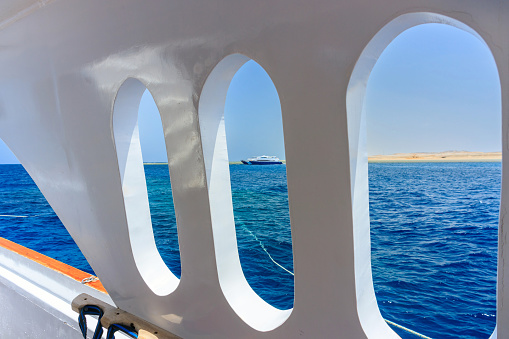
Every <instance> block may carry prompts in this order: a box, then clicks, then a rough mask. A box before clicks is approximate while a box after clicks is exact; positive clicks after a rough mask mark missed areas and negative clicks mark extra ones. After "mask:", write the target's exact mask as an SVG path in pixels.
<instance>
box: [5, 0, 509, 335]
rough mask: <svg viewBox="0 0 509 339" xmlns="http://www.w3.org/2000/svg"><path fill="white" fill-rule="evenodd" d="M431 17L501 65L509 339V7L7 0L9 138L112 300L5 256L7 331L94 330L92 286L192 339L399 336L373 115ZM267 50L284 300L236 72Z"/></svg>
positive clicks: (503, 298) (402, 0)
mask: <svg viewBox="0 0 509 339" xmlns="http://www.w3.org/2000/svg"><path fill="white" fill-rule="evenodd" d="M425 23H443V24H448V25H453V26H456V27H458V28H460V29H464V30H466V31H468V32H470V33H472V34H474V35H475V36H476V37H478V38H479V39H481V40H482V41H484V42H485V43H486V45H487V46H488V47H489V49H490V50H491V52H492V53H493V56H494V58H495V61H496V64H497V66H498V71H499V74H500V80H501V88H502V110H503V112H502V126H503V133H502V135H503V140H502V143H503V180H502V200H501V218H500V220H501V223H500V227H499V253H498V256H499V264H498V282H497V329H496V331H495V333H494V335H493V336H492V338H496V337H497V336H498V338H509V273H507V272H509V244H508V243H507V241H506V239H507V237H508V235H509V234H508V233H509V229H508V227H506V226H505V224H504V216H505V213H506V210H507V207H509V196H508V192H509V187H507V185H509V164H508V163H507V161H508V159H509V157H507V152H509V147H508V145H509V140H508V136H509V120H508V119H509V111H508V107H509V102H508V99H509V39H508V38H507V37H508V35H509V2H508V1H505V0H484V1H478V0H449V1H443V0H386V1H376V0H355V1H353V0H316V1H307V2H306V1H304V2H295V1H292V0H278V1H265V0H256V1H253V0H250V1H247V0H239V1H227V0H214V1H198V0H187V1H175V0H143V1H140V0H109V1H104V0H87V1H78V0H23V1H20V0H3V1H2V2H1V4H0V138H1V139H2V140H3V141H4V142H5V143H6V144H7V145H8V146H9V148H10V149H11V150H12V151H13V153H14V154H15V155H16V156H17V158H18V159H19V160H20V162H21V163H22V164H23V166H24V167H25V168H26V170H27V171H28V173H29V174H30V175H31V177H32V178H33V179H34V181H35V183H36V184H37V185H38V187H39V188H40V190H41V191H42V193H43V194H44V196H45V197H46V199H47V200H48V202H49V203H50V204H51V206H52V207H53V209H54V210H55V212H56V213H57V215H58V217H59V218H60V219H61V221H62V223H63V224H64V225H65V227H66V228H67V230H68V231H69V233H70V234H71V236H72V237H73V238H74V240H75V241H76V243H77V244H78V246H79V248H80V249H81V251H82V252H83V254H84V255H85V257H86V258H87V260H88V261H89V263H90V265H91V266H92V268H93V269H94V271H95V272H96V274H97V275H98V277H99V278H100V280H101V282H102V284H103V285H104V287H105V289H106V290H107V292H108V294H105V293H103V292H100V291H97V290H95V289H93V288H91V287H88V286H86V285H84V284H81V283H80V282H79V281H78V282H77V281H75V280H73V279H71V278H69V277H67V276H65V275H63V274H61V273H58V272H55V271H54V270H52V269H50V268H48V267H45V266H43V265H40V264H38V263H36V262H33V261H32V260H30V259H27V258H25V257H23V256H21V255H19V254H16V253H13V252H12V251H9V250H6V249H2V248H0V337H1V338H80V337H81V334H80V332H79V328H78V324H77V314H76V313H75V312H73V311H72V310H71V305H70V304H71V301H72V300H73V298H74V297H76V296H77V295H78V294H80V293H88V294H90V295H92V296H94V297H96V298H98V299H101V300H103V301H104V302H106V303H109V304H111V305H116V306H118V307H119V308H121V309H123V310H125V311H127V312H129V313H132V314H133V315H136V316H138V317H140V318H143V319H145V320H147V321H149V322H151V323H152V324H155V325H157V326H159V327H161V328H163V329H165V330H167V331H169V332H172V333H174V334H176V335H177V336H180V337H182V338H348V339H351V338H398V335H397V334H395V333H394V332H393V330H392V329H391V328H390V327H389V326H388V325H387V324H386V322H385V321H384V320H383V319H382V317H381V315H380V311H379V309H378V306H377V303H376V299H375V294H374V290H373V283H372V277H371V257H370V238H369V214H368V181H367V158H366V149H365V138H366V135H365V133H366V132H365V127H364V126H365V125H364V124H365V122H364V118H365V117H364V116H363V107H362V106H363V99H364V93H365V89H366V84H367V80H368V77H369V74H370V72H371V69H372V68H373V66H374V64H375V62H376V60H377V58H378V57H379V56H380V54H381V53H382V51H383V50H384V49H385V47H387V45H388V44H389V43H390V42H391V41H392V39H394V38H395V37H396V36H397V35H398V34H400V33H401V32H403V31H404V30H406V29H408V28H410V27H413V26H415V25H419V24H425ZM250 59H253V60H255V61H256V62H257V63H259V64H260V65H261V66H262V67H263V68H264V69H265V70H266V71H267V72H268V74H269V75H270V77H271V79H272V80H273V82H274V84H275V86H276V88H277V91H278V94H279V97H280V101H281V107H282V116H283V126H284V140H285V151H286V160H287V178H288V197H289V208H290V215H291V228H292V237H293V251H294V253H293V256H294V269H295V302H294V305H295V307H294V308H293V309H291V310H287V311H280V310H278V309H275V308H274V307H272V306H270V305H269V304H267V303H266V302H265V301H263V300H262V299H261V298H260V297H259V296H258V295H257V294H256V293H255V292H254V291H253V290H252V289H251V287H250V286H249V284H248V283H247V281H246V279H245V277H244V275H243V273H242V269H241V266H240V260H239V256H238V251H237V246H236V238H235V229H234V222H233V209H232V201H231V192H230V186H229V170H228V156H227V153H226V139H225V136H224V135H225V132H224V119H223V112H224V102H225V98H226V92H227V89H228V86H229V84H230V81H231V79H232V77H233V75H234V74H235V72H236V71H237V70H238V69H239V68H240V67H241V66H242V65H243V64H244V63H245V62H246V61H248V60H250ZM145 89H148V90H149V91H150V92H151V94H152V96H153V98H154V100H155V102H156V104H157V106H158V108H159V110H160V112H161V119H162V124H163V128H164V134H165V141H166V148H167V155H168V160H169V170H170V173H171V180H172V183H171V184H172V188H173V198H174V202H175V211H176V215H177V223H178V234H179V243H180V253H181V264H182V277H181V279H178V278H176V277H175V276H174V275H173V274H172V273H171V272H170V271H169V269H168V268H167V267H166V265H164V263H163V261H162V259H161V257H160V256H159V254H158V252H157V249H156V247H155V242H154V236H153V232H152V226H151V224H150V222H147V218H146V216H147V213H149V210H148V201H145V200H144V196H143V193H142V192H143V189H144V186H143V185H145V183H144V181H143V180H140V177H139V175H140V168H141V170H142V162H141V150H140V149H139V140H137V139H136V136H135V134H136V133H133V128H134V126H135V125H136V116H137V110H138V104H139V100H140V98H141V95H142V93H143V91H144V90H145ZM314 158H319V159H321V160H320V162H321V164H320V166H316V164H315V162H313V161H309V159H314ZM145 194H146V192H145ZM311 226H312V227H311ZM94 326H95V324H93V321H91V322H90V323H89V328H93V327H94Z"/></svg>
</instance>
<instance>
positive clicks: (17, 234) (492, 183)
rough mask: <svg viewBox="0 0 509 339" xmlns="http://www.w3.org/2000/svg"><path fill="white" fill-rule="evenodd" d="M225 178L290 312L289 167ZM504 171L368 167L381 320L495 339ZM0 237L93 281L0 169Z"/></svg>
mask: <svg viewBox="0 0 509 339" xmlns="http://www.w3.org/2000/svg"><path fill="white" fill-rule="evenodd" d="M145 171H146V177H147V183H148V192H149V200H150V209H151V213H152V222H153V225H154V233H155V237H156V243H157V247H158V250H159V252H160V253H161V256H162V257H163V259H164V260H165V262H166V263H167V265H168V267H169V268H170V269H171V270H172V272H173V273H174V274H176V275H177V276H180V270H181V268H180V258H179V251H178V238H177V230H176V226H175V211H174V209H173V200H172V198H171V185H170V183H169V176H168V169H167V166H166V165H146V166H145ZM230 171H231V181H232V195H233V205H234V214H235V223H236V232H237V240H238V247H239V256H240V260H241V263H242V267H243V270H244V273H245V275H246V277H247V280H248V282H249V283H250V285H251V286H252V287H253V289H254V290H255V291H256V292H257V293H258V294H259V295H260V296H261V297H262V298H264V299H265V300H266V301H268V302H269V303H271V304H272V305H274V306H276V307H278V308H281V309H287V308H291V307H292V306H293V275H292V274H291V272H293V259H292V243H291V232H290V223H289V214H288V194H287V186H286V168H285V166H284V165H280V166H245V165H231V166H230ZM500 172H501V165H500V163H418V164H415V163H414V164H409V163H405V164H370V165H369V187H370V216H371V240H372V244H371V245H372V246H371V247H372V264H373V280H374V285H375V292H376V296H377V299H378V304H379V306H380V310H381V312H382V315H383V317H384V318H386V319H388V320H391V321H394V322H396V323H399V324H402V325H404V326H406V327H408V328H411V329H413V330H415V331H418V332H420V333H422V334H425V335H428V336H430V337H433V338H487V337H489V334H490V333H491V332H492V331H493V328H494V326H495V282H496V256H497V224H498V210H499V197H500ZM0 236H3V237H5V238H8V239H10V240H12V241H14V242H17V243H19V244H21V245H24V246H26V247H29V248H32V249H34V250H36V251H38V252H41V253H43V254H46V255H48V256H50V257H53V258H55V259H58V260H60V261H63V262H66V263H68V264H70V265H72V266H75V267H77V268H79V269H82V270H84V271H87V272H89V273H93V271H92V269H91V268H90V266H89V265H88V263H87V262H86V260H85V258H84V257H83V255H82V254H81V252H80V251H79V249H78V247H77V246H76V244H75V243H74V241H73V240H72V238H71V237H70V236H69V234H68V233H67V231H66V230H65V228H64V227H63V225H62V224H61V223H60V221H59V219H58V217H57V216H56V215H55V213H54V212H53V210H52V209H51V207H50V206H49V205H48V203H47V202H46V200H45V199H44V197H43V196H42V194H41V193H40V192H39V190H38V188H37V186H36V185H35V184H34V183H33V181H32V180H31V178H30V177H29V176H28V174H27V173H26V172H25V170H24V169H23V167H22V166H21V165H0ZM269 255H270V256H269ZM276 263H277V264H276ZM338 288H340V287H339V286H338ZM398 333H399V334H400V335H401V336H402V337H403V338H414V337H415V336H413V335H409V334H407V333H405V332H402V331H400V330H398Z"/></svg>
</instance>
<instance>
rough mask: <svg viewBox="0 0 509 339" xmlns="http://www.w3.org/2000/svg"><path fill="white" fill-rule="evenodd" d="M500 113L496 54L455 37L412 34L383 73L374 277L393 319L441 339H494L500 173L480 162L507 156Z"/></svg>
mask: <svg viewBox="0 0 509 339" xmlns="http://www.w3.org/2000/svg"><path fill="white" fill-rule="evenodd" d="M417 42H418V43H417ZM500 102H501V99H500V86H499V81H498V74H497V69H496V65H495V63H494V60H493V56H492V55H491V52H490V51H489V49H488V48H487V47H486V46H485V45H484V44H483V43H482V42H481V41H479V40H478V39H477V38H475V37H474V36H472V35H471V34H469V33H467V32H464V31H462V30H460V29H457V28H455V27H451V26H447V25H441V24H427V25H421V26H417V27H413V28H410V29H408V30H406V31H405V32H403V33H401V34H400V35H399V36H398V37H397V38H396V39H394V40H393V41H392V42H391V44H390V45H389V46H388V47H387V49H386V50H384V52H383V53H382V54H381V56H380V58H379V60H378V62H377V64H376V65H375V67H374V68H373V71H372V73H371V75H370V78H369V82H368V86H367V91H366V103H365V105H366V118H367V142H368V144H367V145H368V147H367V148H368V155H372V156H374V157H372V158H371V159H372V161H375V162H374V163H373V162H371V163H370V164H369V184H370V187H369V188H370V219H371V220H370V224H371V236H372V239H373V241H372V268H373V282H374V287H375V294H376V297H377V300H378V304H379V306H380V310H381V313H382V316H383V317H384V318H385V319H387V320H390V321H393V322H397V323H399V324H401V325H403V326H405V327H409V328H411V329H413V330H416V331H417V332H419V333H422V334H424V335H427V336H430V337H444V338H445V337H451V338H452V337H454V338H457V337H460V336H462V334H464V333H469V335H472V336H474V337H476V338H483V337H484V338H487V337H489V336H490V334H491V333H492V332H493V329H494V328H495V314H496V293H495V291H496V275H497V237H498V215H499V204H500V187H501V186H500V182H501V180H500V179H501V163H500V161H497V160H494V161H495V162H489V160H490V156H491V157H494V156H495V155H494V154H492V153H488V154H485V155H484V156H483V155H481V154H480V152H494V151H496V152H500V151H501V143H500V140H501V134H500V132H501V126H500V122H501V115H500V112H501V107H500ZM387 131H390V132H389V133H388V132H387ZM451 150H458V151H470V153H466V152H454V151H451ZM477 152H479V153H477ZM384 153H385V155H383V154H384ZM395 153H396V154H399V153H401V154H400V155H391V154H395ZM380 154H382V155H380ZM476 157H478V158H476ZM377 161H378V162H377ZM382 161H387V162H382ZM483 161H486V162H483ZM492 161H493V160H492ZM444 315H447V316H444ZM431 323H433V326H430V324H431ZM394 330H395V331H396V332H399V334H401V335H403V334H404V332H401V330H400V329H398V328H394Z"/></svg>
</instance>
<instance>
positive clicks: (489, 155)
mask: <svg viewBox="0 0 509 339" xmlns="http://www.w3.org/2000/svg"><path fill="white" fill-rule="evenodd" d="M281 161H282V162H283V164H286V160H281ZM501 161H502V152H466V151H447V152H420V153H395V154H389V155H373V156H370V157H368V162H370V163H390V162H402V163H407V162H501ZM229 164H230V165H242V162H241V161H231V162H230V163H229ZM144 165H168V163H166V162H146V163H144Z"/></svg>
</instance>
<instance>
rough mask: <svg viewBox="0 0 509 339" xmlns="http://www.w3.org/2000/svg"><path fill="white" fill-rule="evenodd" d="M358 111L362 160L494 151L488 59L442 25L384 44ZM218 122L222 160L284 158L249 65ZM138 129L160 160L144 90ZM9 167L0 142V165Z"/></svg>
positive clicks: (150, 154) (275, 123) (494, 104)
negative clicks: (364, 132)
mask: <svg viewBox="0 0 509 339" xmlns="http://www.w3.org/2000/svg"><path fill="white" fill-rule="evenodd" d="M339 95H342V93H338V96H339ZM366 112H367V117H368V120H367V122H368V153H369V154H370V155H374V154H392V153H397V152H437V151H445V150H467V151H500V150H501V140H500V139H501V131H500V129H501V127H500V126H501V121H500V120H501V118H500V115H501V107H500V84H499V80H498V74H497V71H496V67H495V63H494V60H493V57H492V55H491V53H490V51H489V50H488V48H487V47H486V46H485V45H484V44H483V43H482V42H480V41H479V40H478V39H477V38H475V37H473V36H472V35H470V34H469V33H466V32H464V31H461V30H459V29H456V28H453V27H450V26H447V25H439V24H428V25H422V26H417V27H414V28H411V29H409V30H407V31H405V32H404V33H402V34H401V35H400V36H398V37H397V38H396V39H395V40H394V41H393V42H392V43H391V44H390V45H389V46H388V47H387V49H386V50H385V51H384V52H383V54H382V55H381V57H380V59H379V60H378V62H377V64H376V65H375V67H374V69H373V72H372V73H371V76H370V79H369V82H368V88H367V94H366ZM331 114H334V112H331ZM225 121H226V133H227V141H228V152H229V157H230V161H237V160H240V159H245V158H247V157H249V156H254V155H263V154H265V155H276V156H278V157H280V158H281V159H284V158H285V154H284V141H283V132H282V131H283V129H282V120H281V106H280V103H279V97H278V95H277V91H276V88H275V87H274V84H273V83H272V81H271V80H270V77H269V75H268V74H267V73H266V72H265V71H264V70H263V68H262V67H261V66H260V65H258V64H257V63H255V62H254V61H250V62H248V63H246V64H245V65H244V66H243V67H242V68H241V69H240V70H239V71H238V72H237V74H236V75H235V77H234V78H233V80H232V83H231V85H230V89H229V91H228V96H227V100H226V108H225ZM139 124H140V134H141V140H142V148H143V157H144V161H145V162H166V151H165V147H164V139H163V131H162V128H161V122H160V117H159V113H158V110H157V107H156V105H155V103H154V102H153V99H152V97H151V95H150V93H148V92H145V94H144V96H143V98H142V101H141V104H140V122H139ZM16 162H17V160H16V159H15V157H13V156H12V153H10V151H9V149H8V148H7V147H6V146H5V145H4V144H3V143H1V144H0V163H16Z"/></svg>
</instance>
